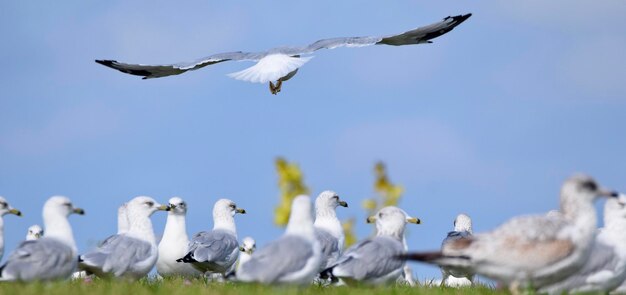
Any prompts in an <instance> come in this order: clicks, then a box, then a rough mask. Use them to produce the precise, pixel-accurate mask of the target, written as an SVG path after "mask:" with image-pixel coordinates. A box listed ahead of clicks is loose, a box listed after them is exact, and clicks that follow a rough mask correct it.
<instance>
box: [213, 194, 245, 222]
mask: <svg viewBox="0 0 626 295" xmlns="http://www.w3.org/2000/svg"><path fill="white" fill-rule="evenodd" d="M237 213H239V214H246V210H245V209H242V208H238V207H237V204H235V202H233V201H231V200H229V199H220V200H218V201H217V202H215V205H214V206H213V219H214V220H220V219H224V218H228V217H230V218H231V219H232V217H233V216H235V214H237Z"/></svg>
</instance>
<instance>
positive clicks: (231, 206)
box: [229, 204, 237, 209]
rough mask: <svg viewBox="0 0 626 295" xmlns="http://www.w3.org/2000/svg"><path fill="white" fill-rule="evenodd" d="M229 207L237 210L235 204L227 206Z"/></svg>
mask: <svg viewBox="0 0 626 295" xmlns="http://www.w3.org/2000/svg"><path fill="white" fill-rule="evenodd" d="M229 207H230V208H233V209H235V208H237V206H235V204H230V206H229Z"/></svg>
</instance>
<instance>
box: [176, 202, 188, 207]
mask: <svg viewBox="0 0 626 295" xmlns="http://www.w3.org/2000/svg"><path fill="white" fill-rule="evenodd" d="M186 205H187V204H185V202H180V204H178V206H181V207H184V206H186Z"/></svg>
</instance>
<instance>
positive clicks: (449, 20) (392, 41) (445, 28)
mask: <svg viewBox="0 0 626 295" xmlns="http://www.w3.org/2000/svg"><path fill="white" fill-rule="evenodd" d="M470 16H472V14H471V13H468V14H464V15H457V16H448V17H446V18H444V19H443V20H441V21H439V22H436V23H433V24H430V25H427V26H423V27H419V28H416V29H413V30H410V31H407V32H404V33H402V34H396V35H389V36H370V37H344V38H331V39H322V40H319V41H317V42H315V43H313V44H311V45H309V46H307V47H305V48H304V49H303V50H302V52H294V53H292V54H305V53H312V52H313V51H316V50H320V49H334V48H338V47H363V46H370V45H381V44H385V45H394V46H400V45H411V44H422V43H432V42H431V41H430V40H431V39H434V38H437V37H439V36H441V35H443V34H445V33H447V32H450V31H452V29H454V28H455V27H456V26H458V25H460V24H461V23H462V22H464V21H465V20H467V19H468V18H469V17H470Z"/></svg>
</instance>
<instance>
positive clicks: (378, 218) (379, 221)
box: [330, 206, 421, 285]
mask: <svg viewBox="0 0 626 295" xmlns="http://www.w3.org/2000/svg"><path fill="white" fill-rule="evenodd" d="M367 222H368V223H375V224H376V236H375V237H371V238H368V239H365V240H363V241H361V242H359V243H357V244H355V245H353V246H352V247H350V248H348V249H347V250H346V252H345V253H344V254H343V255H342V256H341V257H340V258H339V259H338V260H337V262H336V263H335V265H333V266H331V268H330V271H331V273H332V275H333V276H335V277H337V278H340V279H341V280H343V281H344V282H345V283H346V284H348V285H354V284H357V283H365V284H374V285H377V284H387V283H392V282H395V281H396V280H398V278H400V277H401V276H402V273H403V271H404V269H403V268H404V266H405V263H404V261H400V260H397V259H394V257H395V256H397V255H400V254H402V253H405V252H406V249H405V242H404V230H405V227H406V224H407V223H414V224H420V223H421V220H419V219H418V218H415V217H410V216H408V215H407V214H406V213H405V212H404V210H402V209H400V208H398V207H394V206H388V207H384V208H382V209H380V211H378V212H377V213H376V214H375V215H373V216H370V217H368V218H367Z"/></svg>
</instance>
